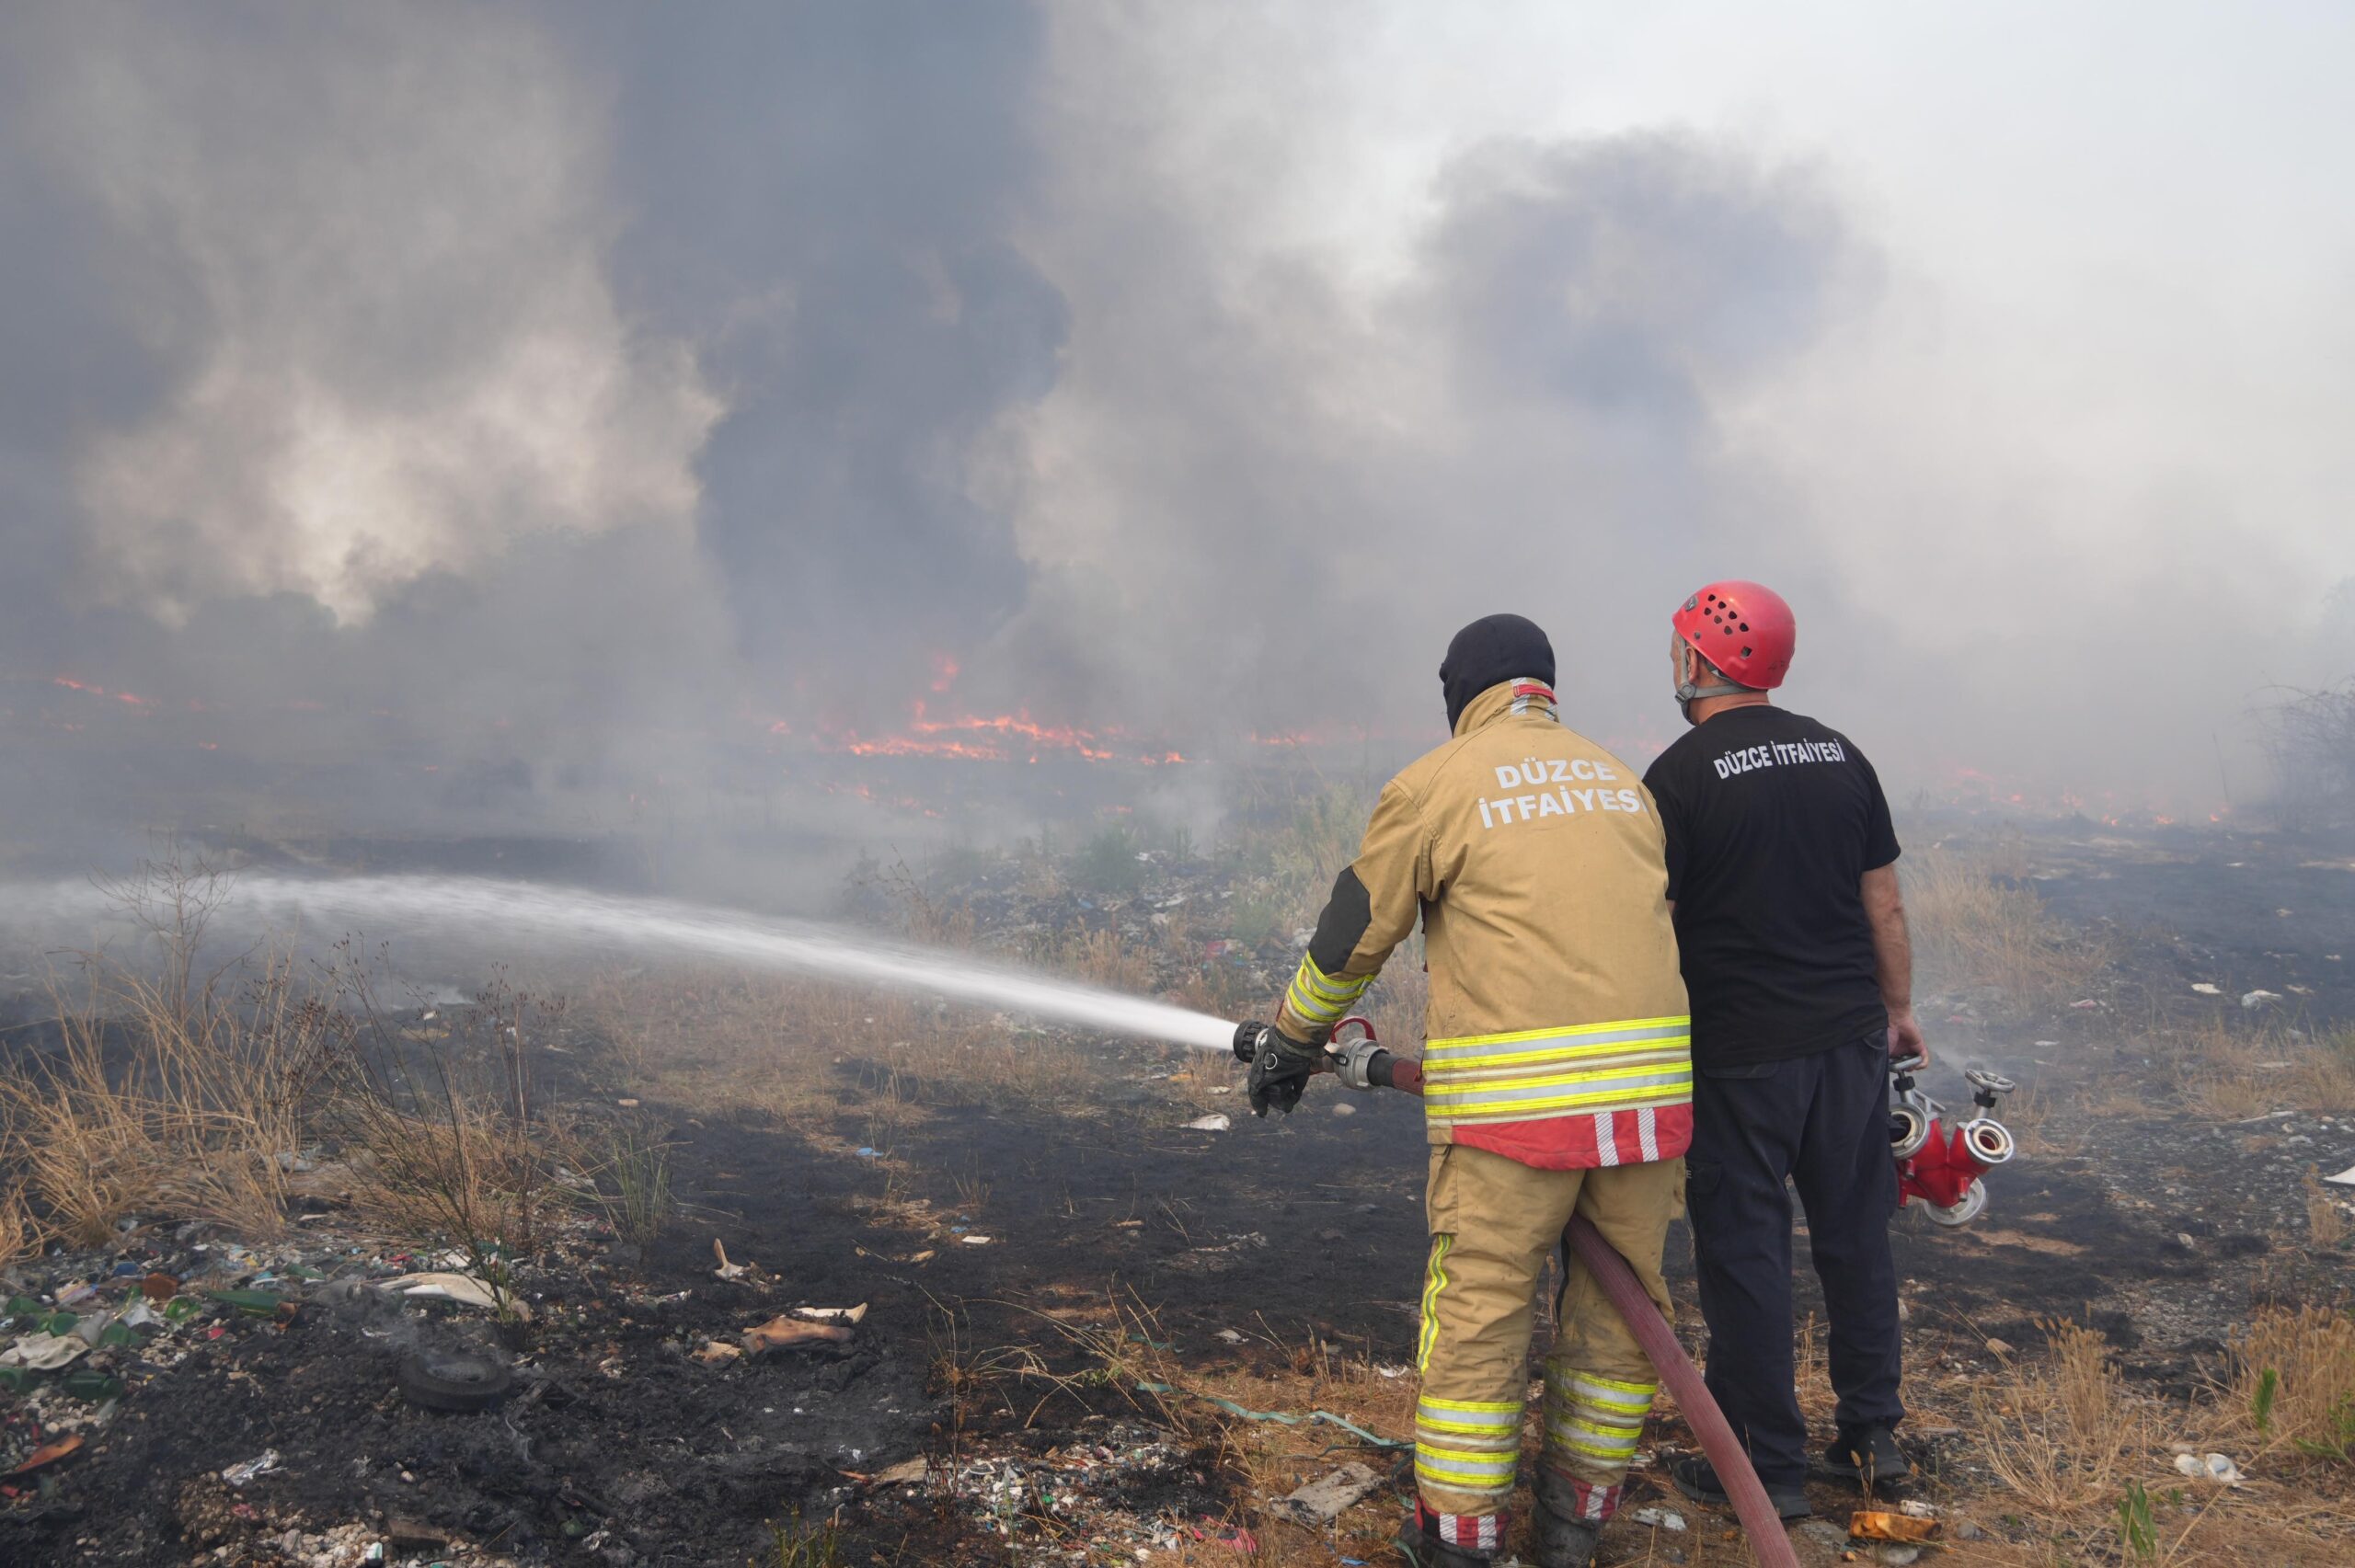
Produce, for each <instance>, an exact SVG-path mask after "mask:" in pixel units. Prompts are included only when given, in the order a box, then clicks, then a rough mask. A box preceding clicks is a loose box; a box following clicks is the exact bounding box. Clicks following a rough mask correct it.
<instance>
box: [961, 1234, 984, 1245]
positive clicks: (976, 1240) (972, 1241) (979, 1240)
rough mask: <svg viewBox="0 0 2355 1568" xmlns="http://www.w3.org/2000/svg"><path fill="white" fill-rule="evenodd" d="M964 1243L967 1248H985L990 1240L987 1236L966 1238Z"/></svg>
mask: <svg viewBox="0 0 2355 1568" xmlns="http://www.w3.org/2000/svg"><path fill="white" fill-rule="evenodd" d="M964 1242H965V1244H966V1245H967V1246H969V1247H986V1246H988V1245H989V1244H990V1239H989V1238H988V1237H987V1236H967V1237H966V1238H964Z"/></svg>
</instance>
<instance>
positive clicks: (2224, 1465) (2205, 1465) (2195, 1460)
mask: <svg viewBox="0 0 2355 1568" xmlns="http://www.w3.org/2000/svg"><path fill="white" fill-rule="evenodd" d="M2175 1468H2176V1469H2177V1470H2178V1471H2182V1472H2183V1473H2184V1474H2186V1475H2188V1476H2190V1477H2191V1478H2192V1479H2193V1480H2195V1481H2213V1482H2220V1483H2222V1484H2223V1485H2225V1486H2238V1485H2240V1484H2241V1483H2242V1482H2243V1481H2244V1480H2246V1477H2244V1476H2243V1475H2242V1474H2241V1467H2240V1466H2238V1465H2236V1464H2234V1462H2233V1461H2232V1459H2231V1457H2230V1456H2229V1455H2225V1454H2210V1455H2208V1456H2207V1457H2206V1458H2204V1459H2202V1458H2200V1457H2197V1456H2195V1455H2192V1454H2178V1455H2177V1456H2176V1461H2175Z"/></svg>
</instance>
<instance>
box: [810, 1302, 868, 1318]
mask: <svg viewBox="0 0 2355 1568" xmlns="http://www.w3.org/2000/svg"><path fill="white" fill-rule="evenodd" d="M793 1315H794V1316H795V1317H797V1318H808V1319H809V1320H810V1322H815V1323H857V1322H866V1321H867V1303H866V1302H864V1301H861V1302H860V1303H859V1304H858V1305H857V1306H856V1307H796V1308H794V1309H793Z"/></svg>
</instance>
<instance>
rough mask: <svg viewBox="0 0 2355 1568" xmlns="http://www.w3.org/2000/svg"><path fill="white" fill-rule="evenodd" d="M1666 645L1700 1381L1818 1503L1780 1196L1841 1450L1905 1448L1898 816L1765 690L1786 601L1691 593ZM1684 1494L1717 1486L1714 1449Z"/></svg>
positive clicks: (1907, 959)
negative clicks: (1804, 1270)
mask: <svg viewBox="0 0 2355 1568" xmlns="http://www.w3.org/2000/svg"><path fill="white" fill-rule="evenodd" d="M1674 625H1675V629H1676V630H1675V638H1674V641H1673V643H1672V645H1671V647H1672V649H1673V653H1674V657H1675V661H1676V696H1677V701H1678V702H1679V704H1681V705H1682V706H1683V709H1684V716H1685V719H1686V721H1687V722H1688V723H1690V724H1691V725H1692V726H1693V728H1692V730H1691V731H1690V732H1688V733H1687V734H1685V735H1684V736H1683V737H1682V738H1679V739H1678V740H1677V742H1676V743H1675V744H1674V745H1672V746H1671V747H1670V748H1669V749H1668V750H1666V751H1664V752H1662V753H1661V754H1660V760H1659V761H1656V762H1654V763H1653V764H1652V766H1651V771H1650V772H1649V773H1646V774H1645V775H1644V783H1645V784H1646V785H1648V787H1649V788H1650V790H1651V792H1652V795H1653V798H1654V799H1656V800H1657V801H1658V802H1659V803H1660V821H1661V825H1662V826H1663V827H1664V828H1665V829H1666V830H1667V834H1668V896H1669V899H1670V908H1671V910H1673V911H1674V913H1675V920H1676V938H1677V944H1678V947H1679V948H1680V950H1681V952H1682V955H1683V968H1684V985H1685V989H1686V990H1687V991H1689V992H1690V993H1691V996H1692V1008H1693V1066H1694V1084H1693V1123H1694V1125H1693V1147H1692V1151H1691V1153H1690V1154H1689V1155H1688V1156H1687V1157H1686V1170H1687V1175H1686V1196H1685V1202H1686V1207H1687V1210H1688V1215H1689V1219H1690V1221H1691V1224H1692V1228H1693V1251H1694V1263H1695V1265H1696V1267H1697V1269H1698V1272H1699V1276H1700V1287H1701V1315H1702V1316H1703V1318H1705V1319H1706V1321H1707V1322H1708V1326H1709V1355H1708V1384H1709V1391H1710V1393H1711V1394H1713V1395H1714V1396H1716V1399H1717V1405H1718V1407H1719V1408H1720V1409H1722V1410H1723V1411H1724V1412H1725V1415H1726V1419H1727V1420H1728V1421H1729V1422H1731V1423H1732V1424H1733V1429H1734V1431H1735V1433H1736V1434H1737V1435H1738V1436H1740V1437H1741V1438H1742V1439H1743V1440H1744V1441H1745V1443H1746V1444H1747V1445H1748V1447H1749V1448H1750V1454H1751V1459H1752V1463H1753V1464H1755V1465H1756V1466H1757V1470H1758V1478H1759V1480H1760V1481H1762V1482H1764V1483H1765V1486H1766V1490H1767V1493H1768V1494H1769V1495H1770V1496H1772V1497H1773V1498H1774V1499H1775V1505H1776V1506H1777V1507H1778V1508H1780V1509H1781V1511H1782V1513H1783V1516H1784V1517H1785V1518H1801V1517H1804V1516H1806V1515H1807V1514H1808V1513H1809V1511H1810V1510H1809V1505H1808V1500H1807V1493H1806V1490H1805V1485H1804V1482H1805V1480H1806V1477H1807V1473H1808V1459H1807V1425H1806V1423H1805V1420H1804V1419H1803V1418H1802V1417H1801V1416H1800V1414H1799V1406H1798V1393H1797V1391H1796V1389H1795V1388H1794V1386H1793V1381H1792V1372H1793V1368H1792V1351H1791V1201H1790V1196H1789V1192H1788V1190H1787V1189H1786V1186H1785V1183H1786V1181H1788V1182H1789V1183H1790V1184H1791V1185H1795V1186H1797V1187H1798V1195H1799V1201H1800V1202H1801V1203H1803V1204H1805V1205H1806V1206H1807V1221H1808V1250H1809V1253H1810V1254H1811V1255H1812V1256H1813V1258H1814V1260H1815V1272H1816V1275H1817V1276H1818V1277H1819V1278H1820V1279H1821V1281H1822V1282H1823V1299H1824V1305H1825V1307H1826V1308H1827V1309H1828V1310H1829V1314H1830V1316H1831V1320H1832V1329H1831V1346H1830V1349H1831V1354H1830V1362H1831V1373H1832V1389H1833V1391H1835V1392H1836V1393H1837V1394H1838V1395H1839V1411H1838V1415H1837V1418H1836V1419H1837V1423H1838V1425H1837V1429H1836V1430H1835V1432H1834V1434H1833V1436H1832V1446H1831V1448H1830V1450H1829V1451H1828V1453H1827V1455H1826V1459H1827V1460H1828V1462H1829V1464H1830V1467H1831V1468H1832V1470H1833V1471H1836V1472H1838V1473H1840V1474H1843V1475H1846V1476H1849V1477H1853V1478H1856V1479H1858V1480H1860V1481H1862V1482H1866V1483H1868V1484H1872V1485H1877V1486H1880V1487H1882V1488H1886V1487H1887V1486H1888V1484H1889V1483H1890V1482H1891V1481H1893V1480H1896V1479H1898V1478H1900V1477H1902V1476H1904V1475H1905V1474H1907V1473H1908V1472H1909V1471H1910V1469H1911V1467H1910V1466H1909V1465H1908V1463H1907V1461H1906V1459H1905V1456H1904V1454H1903V1453H1902V1452H1901V1450H1900V1449H1899V1448H1898V1446H1897V1439H1896V1436H1895V1435H1894V1430H1893V1429H1894V1428H1895V1427H1896V1425H1897V1424H1898V1422H1899V1421H1900V1420H1901V1418H1902V1417H1903V1416H1904V1413H1905V1407H1904V1405H1903V1404H1902V1403H1901V1402H1900V1400H1899V1398H1898V1376H1899V1364H1900V1355H1901V1347H1900V1343H1899V1334H1898V1318H1897V1269H1896V1265H1895V1264H1894V1262H1893V1261H1892V1260H1891V1258H1890V1248H1889V1218H1890V1214H1891V1213H1893V1212H1894V1211H1895V1209H1896V1207H1897V1175H1896V1168H1895V1166H1894V1164H1893V1163H1892V1162H1891V1161H1890V1152H1889V1093H1888V1067H1889V1063H1890V1060H1891V1059H1903V1058H1906V1057H1909V1056H1918V1055H1922V1054H1924V1052H1923V1046H1922V1030H1921V1026H1920V1025H1919V1024H1917V1023H1915V1022H1914V1018H1913V952H1912V948H1911V946H1910V945H1909V944H1908V942H1907V939H1906V933H1905V910H1904V907H1903V905H1902V904H1901V902H1900V901H1899V898H1898V889H1897V865H1896V862H1897V836H1896V834H1895V832H1894V831H1892V830H1891V829H1890V820H1889V803H1888V801H1887V800H1886V799H1884V798H1883V797H1882V795H1881V789H1880V780H1879V778H1878V776H1877V775H1876V774H1875V773H1873V769H1872V764H1871V763H1869V762H1867V761H1865V758H1864V754H1863V753H1862V752H1860V751H1858V750H1856V748H1855V744H1854V743H1853V742H1852V741H1850V740H1849V739H1848V738H1847V737H1846V736H1844V735H1842V734H1841V733H1840V732H1839V731H1837V730H1835V729H1831V728H1827V727H1824V726H1823V725H1821V724H1818V723H1816V722H1815V720H1813V719H1811V718H1803V717H1801V716H1799V715H1797V714H1793V713H1786V712H1785V711H1784V710H1782V709H1780V708H1776V707H1775V706H1773V705H1772V704H1770V703H1769V701H1768V699H1767V696H1766V693H1767V692H1768V691H1769V690H1771V689H1772V688H1774V687H1775V686H1779V685H1781V684H1782V681H1783V676H1784V674H1785V672H1786V671H1787V670H1789V669H1790V664H1791V650H1792V647H1793V646H1794V644H1795V641H1796V635H1795V631H1794V627H1793V624H1792V620H1791V611H1790V607H1789V606H1788V605H1786V604H1785V603H1784V602H1783V601H1782V600H1781V599H1780V598H1779V597H1778V596H1776V595H1775V593H1774V592H1772V591H1771V590H1769V589H1764V588H1762V587H1760V586H1759V585H1758V584H1756V583H1752V582H1719V583H1712V584H1710V585H1709V586H1708V587H1707V588H1705V589H1702V590H1701V591H1700V592H1698V593H1696V594H1694V596H1693V597H1692V598H1690V599H1688V600H1686V601H1684V605H1683V609H1681V610H1679V611H1678V612H1677V613H1676V615H1675V617H1674ZM1671 1478H1672V1479H1673V1480H1674V1482H1676V1485H1677V1487H1678V1489H1679V1490H1680V1491H1682V1492H1683V1493H1684V1494H1685V1495H1686V1496H1688V1497H1692V1498H1694V1499H1696V1500H1698V1501H1701V1502H1709V1503H1716V1502H1722V1501H1724V1499H1725V1492H1724V1488H1723V1487H1722V1486H1721V1485H1720V1484H1719V1483H1718V1480H1717V1472H1716V1471H1714V1470H1713V1469H1711V1467H1710V1465H1709V1463H1708V1461H1707V1460H1706V1459H1684V1460H1682V1461H1680V1462H1678V1463H1677V1465H1676V1466H1675V1467H1674V1468H1673V1470H1672V1471H1671Z"/></svg>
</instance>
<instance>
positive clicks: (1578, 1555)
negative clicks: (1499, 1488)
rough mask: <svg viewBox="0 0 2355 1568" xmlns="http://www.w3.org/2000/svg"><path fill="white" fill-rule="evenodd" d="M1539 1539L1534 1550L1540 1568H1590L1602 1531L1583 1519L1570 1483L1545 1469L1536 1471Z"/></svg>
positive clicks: (1541, 1468)
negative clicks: (1598, 1536) (1596, 1542)
mask: <svg viewBox="0 0 2355 1568" xmlns="http://www.w3.org/2000/svg"><path fill="white" fill-rule="evenodd" d="M1534 1490H1535V1492H1536V1494H1537V1516H1536V1518H1535V1519H1534V1520H1533V1521H1531V1522H1532V1523H1533V1524H1534V1525H1535V1527H1536V1538H1535V1539H1534V1541H1533V1542H1532V1543H1531V1550H1533V1551H1535V1552H1536V1554H1537V1568H1588V1564H1589V1563H1591V1562H1593V1561H1594V1541H1595V1536H1596V1534H1597V1532H1598V1530H1599V1529H1600V1528H1601V1527H1599V1526H1596V1525H1590V1524H1588V1523H1586V1522H1585V1521H1584V1520H1582V1519H1580V1518H1579V1517H1578V1516H1577V1515H1578V1511H1579V1510H1578V1503H1577V1497H1576V1494H1574V1493H1573V1492H1571V1490H1570V1483H1569V1482H1568V1481H1566V1480H1565V1479H1563V1478H1562V1477H1561V1476H1560V1475H1558V1474H1557V1473H1556V1472H1555V1471H1552V1470H1550V1469H1548V1468H1546V1467H1545V1466H1544V1465H1540V1466H1538V1467H1537V1482H1536V1485H1535V1488H1534Z"/></svg>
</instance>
